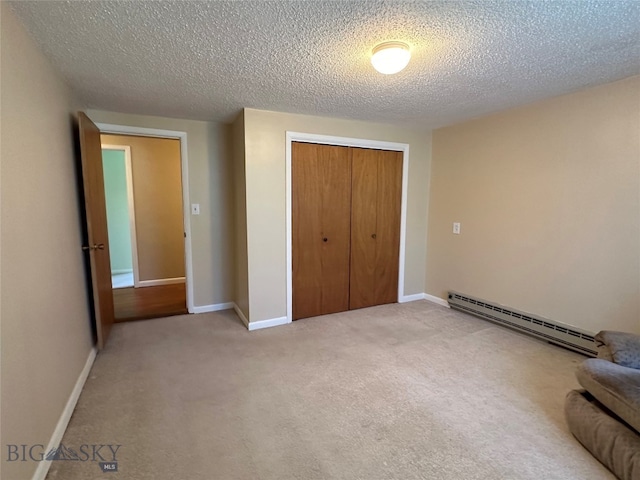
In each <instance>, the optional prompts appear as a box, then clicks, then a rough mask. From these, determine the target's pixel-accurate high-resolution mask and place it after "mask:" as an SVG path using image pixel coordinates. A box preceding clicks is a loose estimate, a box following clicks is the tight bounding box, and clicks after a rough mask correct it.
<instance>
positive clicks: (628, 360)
mask: <svg viewBox="0 0 640 480" xmlns="http://www.w3.org/2000/svg"><path fill="white" fill-rule="evenodd" d="M595 340H596V346H597V347H598V358H602V359H604V360H609V361H610V362H613V363H617V364H618V365H622V366H624V367H630V368H636V369H640V335H634V334H633V333H625V332H612V331H609V330H603V331H602V332H600V333H598V334H597V335H596V336H595Z"/></svg>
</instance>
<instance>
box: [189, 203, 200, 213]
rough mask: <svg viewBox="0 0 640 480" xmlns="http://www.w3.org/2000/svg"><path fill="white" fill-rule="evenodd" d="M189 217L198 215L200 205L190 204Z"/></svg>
mask: <svg viewBox="0 0 640 480" xmlns="http://www.w3.org/2000/svg"><path fill="white" fill-rule="evenodd" d="M191 215H200V204H199V203H192V204H191Z"/></svg>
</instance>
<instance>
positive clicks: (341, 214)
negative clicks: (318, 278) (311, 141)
mask: <svg viewBox="0 0 640 480" xmlns="http://www.w3.org/2000/svg"><path fill="white" fill-rule="evenodd" d="M316 147H317V152H318V157H319V159H320V165H321V168H322V189H323V191H322V232H321V236H322V243H321V244H320V247H321V251H322V253H321V258H322V315H326V314H328V313H336V312H344V311H345V310H348V309H349V257H350V253H351V152H350V150H349V149H348V148H346V147H334V146H329V145H316ZM325 239H326V241H325Z"/></svg>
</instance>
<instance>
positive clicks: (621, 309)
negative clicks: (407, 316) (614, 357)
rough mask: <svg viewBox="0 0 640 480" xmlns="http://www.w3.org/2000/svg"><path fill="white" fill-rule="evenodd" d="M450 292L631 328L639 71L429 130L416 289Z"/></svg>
mask: <svg viewBox="0 0 640 480" xmlns="http://www.w3.org/2000/svg"><path fill="white" fill-rule="evenodd" d="M452 222H461V223H462V233H461V235H453V234H452V232H451V230H452ZM450 289H452V290H458V291H461V292H465V293H468V294H470V295H474V296H477V297H480V298H484V299H488V300H493V301H496V302H499V303H501V304H504V305H508V306H511V307H514V308H518V309H521V310H524V311H528V312H531V313H535V314H539V315H542V316H545V317H548V318H550V319H552V320H557V321H561V322H565V323H568V324H570V325H574V326H577V327H581V328H584V329H586V330H589V331H592V332H597V331H598V330H601V329H604V328H607V329H619V330H627V331H635V332H637V333H640V305H639V302H640V77H635V78H630V79H627V80H623V81H620V82H617V83H613V84H609V85H604V86H601V87H597V88H592V89H589V90H585V91H582V92H579V93H575V94H572V95H566V96H562V97H558V98H553V99H549V100H546V101H543V102H540V103H537V104H534V105H530V106H526V107H523V108H518V109H514V110H510V111H507V112H503V113H499V114H497V115H493V116H490V117H485V118H481V119H478V120H474V121H470V122H467V123H463V124H460V125H455V126H452V127H448V128H443V129H440V130H437V131H435V132H434V135H433V167H432V188H431V200H430V210H429V242H428V257H427V293H430V294H432V295H436V296H438V297H443V298H444V297H445V296H446V294H447V291H448V290H450Z"/></svg>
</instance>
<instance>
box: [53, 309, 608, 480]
mask: <svg viewBox="0 0 640 480" xmlns="http://www.w3.org/2000/svg"><path fill="white" fill-rule="evenodd" d="M583 359H584V357H582V356H581V355H578V354H576V353H572V352H569V351H567V350H564V349H561V348H559V347H556V346H553V345H548V344H546V343H543V342H540V341H538V340H535V339H532V338H530V337H527V336H525V335H522V334H519V333H516V332H512V331H510V330H508V329H505V328H502V327H499V326H495V325H493V324H491V323H489V322H486V321H483V320H480V319H477V318H474V317H471V316H467V315H465V314H462V313H459V312H455V311H452V310H449V309H446V308H443V307H440V306H437V305H434V304H431V303H428V302H426V301H418V302H412V303H408V304H403V305H397V304H395V305H386V306H381V307H375V308H370V309H363V310H356V311H352V312H346V313H341V314H336V315H328V316H325V317H319V318H315V319H307V320H301V321H298V322H294V323H293V324H291V325H286V326H282V327H277V328H271V329H265V330H258V331H254V332H248V331H247V330H246V329H245V328H244V326H243V325H242V324H241V322H240V320H238V318H237V317H236V316H235V314H234V313H233V312H231V311H228V312H221V313H211V314H201V315H191V316H179V317H170V318H164V319H157V320H149V321H143V322H133V323H126V324H118V325H116V326H115V327H114V329H113V334H112V337H111V341H110V343H109V345H108V347H107V348H106V349H105V350H104V351H103V352H102V353H101V354H100V355H99V356H98V358H97V359H96V362H95V365H94V367H93V370H92V372H91V375H90V377H89V379H88V381H87V383H86V386H85V389H84V391H83V393H82V396H81V398H80V401H79V403H78V406H77V408H76V411H75V413H74V415H73V417H72V419H71V422H70V424H69V428H68V429H67V432H66V434H65V436H64V439H63V444H64V445H65V446H66V447H68V448H69V447H70V448H75V449H76V450H77V449H79V448H80V445H82V444H86V445H93V444H105V445H106V444H120V445H122V446H121V447H120V449H119V450H118V451H117V455H116V460H117V462H118V472H117V473H116V472H111V473H102V472H101V470H100V468H99V465H98V464H97V463H96V462H92V461H90V460H89V461H85V462H81V461H54V462H52V466H51V470H50V472H49V476H48V477H47V478H49V479H64V480H73V479H82V480H87V479H97V478H104V479H114V480H115V479H117V478H120V479H154V480H162V479H184V480H196V479H207V480H208V479H221V480H232V479H238V480H258V479H259V480H267V479H273V480H276V479H277V480H284V479H300V480H313V479H341V480H342V479H363V480H377V479H380V480H382V479H398V480H411V479H434V480H448V479H450V480H471V479H482V480H486V479H508V480H515V479H532V480H533V479H535V480H539V479H545V480H551V479H563V480H567V479H579V480H589V479H611V478H613V477H612V476H611V475H610V474H609V473H608V471H607V470H606V469H605V468H604V467H602V466H601V465H600V464H599V463H598V462H597V461H596V460H595V459H594V458H593V457H591V455H589V453H588V452H587V451H586V450H584V449H583V448H582V446H580V444H578V443H577V441H576V440H575V439H574V438H573V437H572V436H571V434H570V433H569V432H568V430H567V427H566V425H565V422H564V418H563V403H564V397H565V394H566V393H567V392H568V391H569V390H570V389H572V388H575V387H577V383H576V381H575V378H574V370H575V368H576V366H577V365H578V364H579V362H581V361H582V360H583ZM89 448H91V447H89ZM105 450H106V448H105V449H103V450H102V451H101V453H102V457H104V458H105V460H110V459H111V454H110V453H109V451H108V450H106V454H105ZM97 460H99V458H97Z"/></svg>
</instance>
